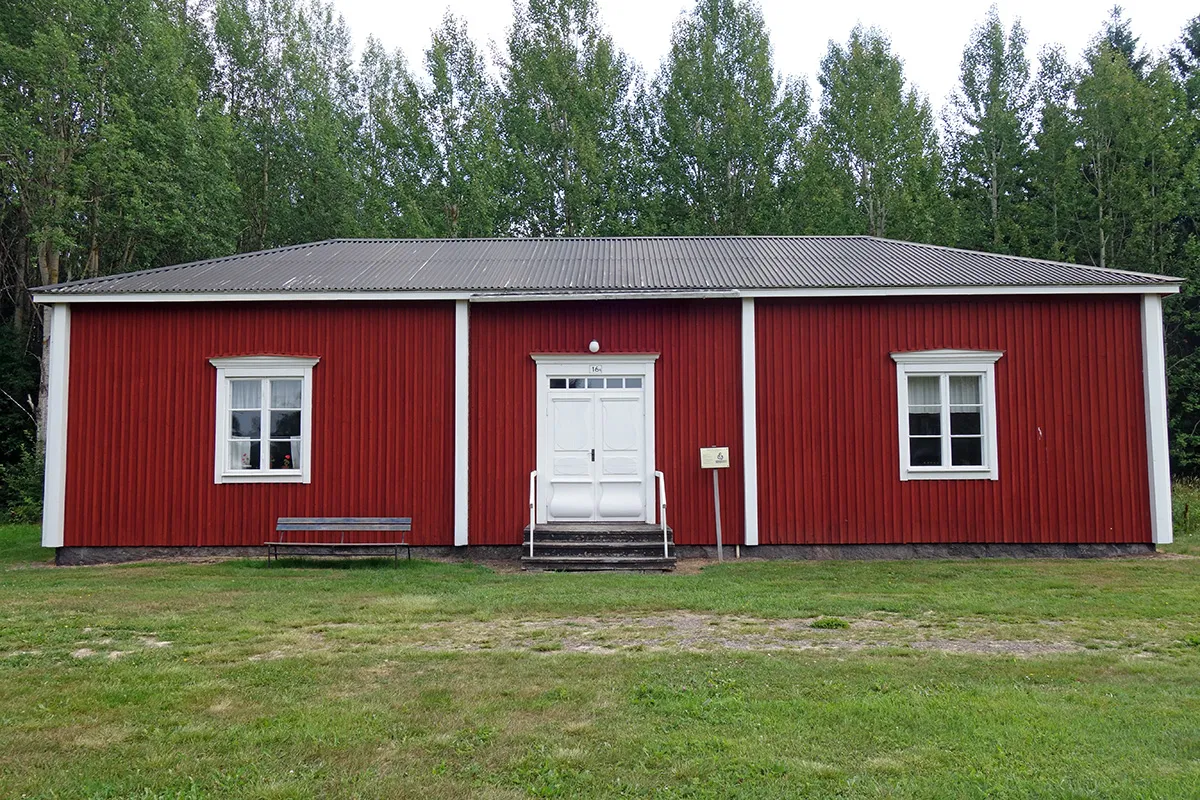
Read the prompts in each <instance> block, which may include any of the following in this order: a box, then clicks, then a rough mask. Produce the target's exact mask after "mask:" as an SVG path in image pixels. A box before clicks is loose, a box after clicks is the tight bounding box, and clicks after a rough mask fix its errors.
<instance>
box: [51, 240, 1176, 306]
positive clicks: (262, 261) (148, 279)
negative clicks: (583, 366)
mask: <svg viewBox="0 0 1200 800" xmlns="http://www.w3.org/2000/svg"><path fill="white" fill-rule="evenodd" d="M1178 282H1179V279H1177V278H1169V277H1166V276H1162V275H1146V274H1140V273H1135V272H1123V271H1118V270H1109V269H1100V268H1097V267H1089V266H1082V265H1079V264H1065V263H1059V262H1055V261H1042V260H1039V259H1033V258H1018V257H1014V256H1005V255H997V254H994V253H978V252H973V251H969V250H955V249H952V248H946V247H937V246H934V245H926V244H914V243H911V242H900V241H895V240H892V239H880V238H876V237H872V236H755V237H750V236H747V237H629V238H596V239H579V238H576V239H333V240H329V241H324V242H314V243H312V244H302V245H296V246H294V247H283V248H279V249H276V250H264V251H260V252H255V253H245V254H242V255H235V256H227V257H224V258H214V259H209V260H207V261H196V262H193V263H191V264H180V265H178V266H174V267H164V268H162V269H155V270H147V271H145V272H133V273H127V274H124V275H112V276H109V277H104V278H93V279H90V280H84V281H75V282H72V283H64V284H59V285H57V286H53V287H47V288H45V289H39V290H36V291H37V293H38V294H39V295H55V296H60V295H93V294H105V295H107V294H146V293H164V292H165V293H184V292H186V293H194V292H198V293H212V294H224V293H239V294H244V293H255V292H263V293H279V292H288V293H291V292H294V293H296V294H297V295H301V294H303V293H306V292H470V293H481V294H584V293H586V294H594V293H606V292H620V293H628V292H697V291H699V292H707V291H721V290H726V291H738V290H748V291H752V290H763V289H862V288H933V287H951V288H952V287H976V286H995V287H1021V286H1067V287H1072V286H1080V287H1085V286H1156V285H1164V284H1165V285H1168V286H1170V285H1173V284H1176V283H1178Z"/></svg>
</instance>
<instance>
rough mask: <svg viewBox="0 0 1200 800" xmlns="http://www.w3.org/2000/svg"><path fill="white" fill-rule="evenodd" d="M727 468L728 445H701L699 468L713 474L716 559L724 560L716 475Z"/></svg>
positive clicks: (719, 488)
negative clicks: (709, 470)
mask: <svg viewBox="0 0 1200 800" xmlns="http://www.w3.org/2000/svg"><path fill="white" fill-rule="evenodd" d="M728 468H729V448H728V447H701V448H700V469H711V470H712V476H713V519H714V520H715V521H716V528H717V560H718V561H724V560H725V548H724V546H723V545H722V544H721V482H720V481H719V480H717V476H718V475H720V474H721V470H723V469H728Z"/></svg>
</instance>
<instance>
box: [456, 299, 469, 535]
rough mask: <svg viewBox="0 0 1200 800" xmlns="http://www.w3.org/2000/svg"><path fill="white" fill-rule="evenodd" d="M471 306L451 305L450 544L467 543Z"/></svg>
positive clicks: (467, 304) (459, 301)
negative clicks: (452, 470)
mask: <svg viewBox="0 0 1200 800" xmlns="http://www.w3.org/2000/svg"><path fill="white" fill-rule="evenodd" d="M470 344H471V306H470V304H469V303H468V302H467V301H466V300H457V301H455V303H454V545H455V547H462V546H463V545H465V544H467V540H468V531H469V528H470V522H471V515H470V507H469V505H468V503H469V501H470V495H471V484H470V480H469V478H470V473H469V470H470V461H469V458H470V441H471V425H470V412H471V387H470V380H471V349H470Z"/></svg>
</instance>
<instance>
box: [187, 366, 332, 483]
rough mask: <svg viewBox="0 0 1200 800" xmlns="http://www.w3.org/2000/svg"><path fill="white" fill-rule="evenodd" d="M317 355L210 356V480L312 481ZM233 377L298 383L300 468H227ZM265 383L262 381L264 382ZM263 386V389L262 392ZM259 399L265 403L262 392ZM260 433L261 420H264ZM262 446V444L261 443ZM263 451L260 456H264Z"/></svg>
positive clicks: (257, 481) (241, 481)
mask: <svg viewBox="0 0 1200 800" xmlns="http://www.w3.org/2000/svg"><path fill="white" fill-rule="evenodd" d="M319 361H320V359H319V358H312V357H305V356H276V355H271V356H233V357H228V358H210V359H209V360H208V363H210V364H212V365H213V366H214V367H216V370H217V378H216V428H215V433H214V439H213V454H214V455H213V483H216V484H221V483H312V418H313V401H312V398H313V385H312V384H313V367H315V366H316V365H317V363H318V362H319ZM235 378H244V379H260V380H263V381H267V380H269V379H271V378H296V379H299V380H300V381H301V384H300V468H299V469H296V470H286V471H285V470H275V471H269V470H268V469H267V468H266V467H265V466H264V467H263V468H262V469H259V470H253V471H241V470H231V469H229V468H228V456H229V446H228V444H227V442H228V441H229V431H228V426H229V424H230V423H229V418H230V411H229V402H230V399H229V398H230V391H231V390H230V388H229V385H230V384H229V381H230V380H232V379H235ZM264 387H265V384H264ZM266 391H267V390H266V388H264V389H263V392H266ZM260 403H263V404H265V403H267V398H266V397H265V396H263V397H261V398H260ZM263 433H264V435H265V434H266V431H265V423H264V431H263ZM264 450H265V446H264ZM267 457H268V456H267V454H266V453H265V452H263V453H262V454H261V456H260V458H261V459H264V462H263V463H265V459H266V458H267Z"/></svg>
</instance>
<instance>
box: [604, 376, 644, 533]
mask: <svg viewBox="0 0 1200 800" xmlns="http://www.w3.org/2000/svg"><path fill="white" fill-rule="evenodd" d="M597 405H598V409H599V414H598V418H599V419H598V423H597V430H598V432H599V436H598V437H597V440H598V441H597V444H598V446H597V448H596V450H597V452H596V459H597V461H598V462H599V464H600V470H599V471H598V474H597V476H596V477H597V487H596V495H597V497H596V516H597V517H598V518H600V519H611V520H642V519H645V518H646V492H645V484H644V480H645V474H644V473H645V458H644V452H643V447H642V438H643V432H644V430H645V419H644V418H643V396H642V393H641V392H636V393H632V392H630V393H626V392H620V393H609V392H606V393H602V394H599V395H598V397H597Z"/></svg>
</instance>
